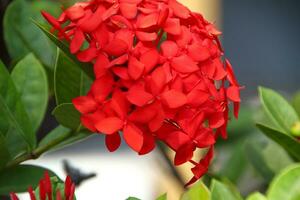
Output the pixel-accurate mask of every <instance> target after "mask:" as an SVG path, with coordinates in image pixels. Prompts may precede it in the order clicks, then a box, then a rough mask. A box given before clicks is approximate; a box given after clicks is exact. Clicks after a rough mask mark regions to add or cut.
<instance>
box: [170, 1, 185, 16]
mask: <svg viewBox="0 0 300 200" xmlns="http://www.w3.org/2000/svg"><path fill="white" fill-rule="evenodd" d="M169 5H170V7H171V9H172V10H173V12H174V14H175V15H176V16H177V17H180V18H182V19H187V18H189V17H190V11H189V9H188V8H187V7H185V6H183V5H182V4H180V3H179V2H177V1H176V0H171V1H170V3H169Z"/></svg>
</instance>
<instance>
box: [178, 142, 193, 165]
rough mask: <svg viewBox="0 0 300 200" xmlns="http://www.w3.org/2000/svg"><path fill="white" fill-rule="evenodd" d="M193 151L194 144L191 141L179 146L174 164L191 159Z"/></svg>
mask: <svg viewBox="0 0 300 200" xmlns="http://www.w3.org/2000/svg"><path fill="white" fill-rule="evenodd" d="M194 151H195V146H194V144H193V143H187V144H185V145H183V146H181V147H180V148H179V149H177V151H176V155H175V159H174V164H175V165H176V166H178V165H181V164H183V163H186V162H188V161H189V160H191V159H192V157H193V154H194Z"/></svg>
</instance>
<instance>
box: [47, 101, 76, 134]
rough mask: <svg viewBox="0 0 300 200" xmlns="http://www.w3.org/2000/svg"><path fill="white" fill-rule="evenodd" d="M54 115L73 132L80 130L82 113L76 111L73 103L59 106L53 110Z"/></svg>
mask: <svg viewBox="0 0 300 200" xmlns="http://www.w3.org/2000/svg"><path fill="white" fill-rule="evenodd" d="M52 114H53V115H54V116H55V118H56V120H57V121H58V122H59V123H60V124H61V125H63V126H65V127H67V128H70V129H72V130H79V128H80V113H79V112H78V111H77V110H76V109H75V107H74V105H73V104H72V103H63V104H60V105H58V106H57V107H56V108H55V109H54V110H53V112H52Z"/></svg>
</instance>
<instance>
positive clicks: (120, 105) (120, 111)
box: [111, 90, 129, 119]
mask: <svg viewBox="0 0 300 200" xmlns="http://www.w3.org/2000/svg"><path fill="white" fill-rule="evenodd" d="M111 107H112V109H113V111H115V113H116V114H117V115H118V116H119V117H120V118H121V119H124V118H125V117H126V116H127V113H128V109H129V102H128V101H127V99H126V96H125V94H124V93H123V92H121V91H119V90H116V91H115V92H114V93H113V95H112V99H111Z"/></svg>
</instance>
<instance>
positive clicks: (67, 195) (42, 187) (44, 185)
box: [10, 172, 75, 200]
mask: <svg viewBox="0 0 300 200" xmlns="http://www.w3.org/2000/svg"><path fill="white" fill-rule="evenodd" d="M38 189H39V194H38V196H36V195H37V194H35V192H34V191H33V189H32V187H29V188H28V193H29V195H30V199H31V200H36V199H40V200H46V199H47V200H52V197H55V198H54V199H53V200H74V193H75V184H74V183H73V182H72V181H71V178H70V177H69V176H67V178H66V181H65V184H64V193H63V194H62V193H61V192H62V191H61V190H60V188H57V190H56V191H53V189H56V188H53V186H52V182H51V179H50V177H49V174H48V172H45V175H44V178H43V179H41V180H40V183H39V186H38ZM10 198H11V200H18V199H19V198H18V197H17V195H16V194H15V193H13V192H12V193H10Z"/></svg>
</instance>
